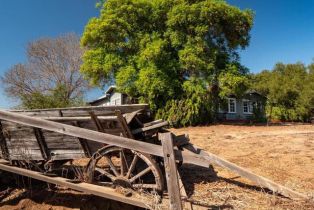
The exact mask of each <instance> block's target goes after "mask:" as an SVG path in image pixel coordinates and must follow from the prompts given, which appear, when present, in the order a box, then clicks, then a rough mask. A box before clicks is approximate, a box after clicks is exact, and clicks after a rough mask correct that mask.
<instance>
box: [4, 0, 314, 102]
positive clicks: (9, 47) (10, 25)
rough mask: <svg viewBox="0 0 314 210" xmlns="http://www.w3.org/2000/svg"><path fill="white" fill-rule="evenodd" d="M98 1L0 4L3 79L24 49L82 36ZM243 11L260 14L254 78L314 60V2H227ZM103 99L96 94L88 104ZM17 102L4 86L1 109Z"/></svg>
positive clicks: (246, 55)
mask: <svg viewBox="0 0 314 210" xmlns="http://www.w3.org/2000/svg"><path fill="white" fill-rule="evenodd" d="M96 1H97V0H27V1H23V0H20V1H13V0H1V1H0V75H3V73H4V72H5V71H6V70H7V69H8V68H9V67H10V66H12V65H14V64H16V63H18V62H24V61H25V47H26V45H27V43H28V42H29V41H32V40H35V39H38V38H40V37H55V36H58V35H61V34H64V33H67V32H75V33H77V34H79V35H80V34H82V32H83V30H84V26H85V25H86V23H87V21H88V20H89V18H91V17H94V16H98V9H96V8H95V3H96ZM227 2H229V3H230V4H232V5H235V6H238V7H240V8H242V9H244V8H250V9H252V10H254V11H255V13H256V16H255V21H254V28H253V30H252V33H251V35H252V39H251V43H250V46H249V47H248V48H247V49H245V50H244V51H242V52H241V61H242V63H243V64H244V65H245V66H247V67H248V68H249V69H250V70H251V71H252V72H259V71H261V70H263V69H271V68H272V67H273V66H274V64H275V63H276V62H278V61H282V62H285V63H291V62H297V61H301V62H304V63H306V64H308V63H310V62H311V61H312V58H313V57H314V52H313V49H314V27H313V23H314V15H313V11H314V1H311V0H299V1H296V0H263V1H261V0H227ZM100 95H101V90H93V91H91V92H90V93H89V94H88V99H95V98H97V97H98V96H100ZM13 105H15V102H14V101H12V100H10V99H8V98H7V97H5V95H4V93H3V90H2V87H1V86H0V108H8V107H10V106H13Z"/></svg>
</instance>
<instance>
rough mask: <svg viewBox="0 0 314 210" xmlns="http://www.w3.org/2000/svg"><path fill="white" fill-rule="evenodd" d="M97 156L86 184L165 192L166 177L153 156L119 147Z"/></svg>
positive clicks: (105, 149)
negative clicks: (164, 177)
mask: <svg viewBox="0 0 314 210" xmlns="http://www.w3.org/2000/svg"><path fill="white" fill-rule="evenodd" d="M97 154H98V155H93V156H92V157H91V159H90V161H89V163H88V165H87V169H86V172H87V173H86V175H87V179H86V180H88V181H89V182H91V183H94V184H99V185H107V186H108V185H110V183H111V184H112V186H121V187H129V188H133V189H145V190H150V191H151V190H154V191H156V192H162V190H163V186H164V181H163V176H162V173H161V171H160V168H159V166H158V165H157V163H156V162H155V160H154V159H153V158H152V157H151V156H150V155H148V154H142V153H139V152H135V151H133V150H128V149H122V148H120V147H116V146H106V147H104V148H102V149H101V150H99V151H98V152H97ZM114 164H115V165H114ZM95 172H96V173H95ZM110 181H111V182H110ZM108 182H109V184H108Z"/></svg>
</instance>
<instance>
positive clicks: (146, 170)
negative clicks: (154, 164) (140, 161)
mask: <svg viewBox="0 0 314 210" xmlns="http://www.w3.org/2000/svg"><path fill="white" fill-rule="evenodd" d="M151 170H152V169H151V168H149V167H148V168H146V169H144V170H143V171H141V172H140V173H138V174H137V175H135V176H134V177H132V178H131V179H130V182H131V183H133V182H134V181H135V180H137V179H138V178H140V177H142V176H144V175H145V174H147V173H148V172H150V171H151Z"/></svg>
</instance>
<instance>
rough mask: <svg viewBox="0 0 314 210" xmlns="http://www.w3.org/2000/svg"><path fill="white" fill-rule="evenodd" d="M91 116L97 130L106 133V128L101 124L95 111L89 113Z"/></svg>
mask: <svg viewBox="0 0 314 210" xmlns="http://www.w3.org/2000/svg"><path fill="white" fill-rule="evenodd" d="M89 115H90V116H91V118H92V121H93V122H94V124H95V126H96V128H97V130H98V131H100V132H105V129H104V126H103V125H102V124H101V122H100V120H99V119H98V117H97V116H96V115H95V113H94V112H93V111H91V112H89Z"/></svg>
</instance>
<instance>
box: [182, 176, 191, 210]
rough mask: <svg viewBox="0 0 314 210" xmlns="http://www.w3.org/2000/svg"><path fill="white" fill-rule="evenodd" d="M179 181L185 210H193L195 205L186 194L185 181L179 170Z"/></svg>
mask: <svg viewBox="0 0 314 210" xmlns="http://www.w3.org/2000/svg"><path fill="white" fill-rule="evenodd" d="M178 179H179V187H180V194H181V198H182V197H183V199H184V209H186V210H193V204H192V203H191V202H189V201H188V200H187V199H188V195H187V193H186V190H185V187H184V184H183V180H182V177H181V175H180V172H179V170H178Z"/></svg>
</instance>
